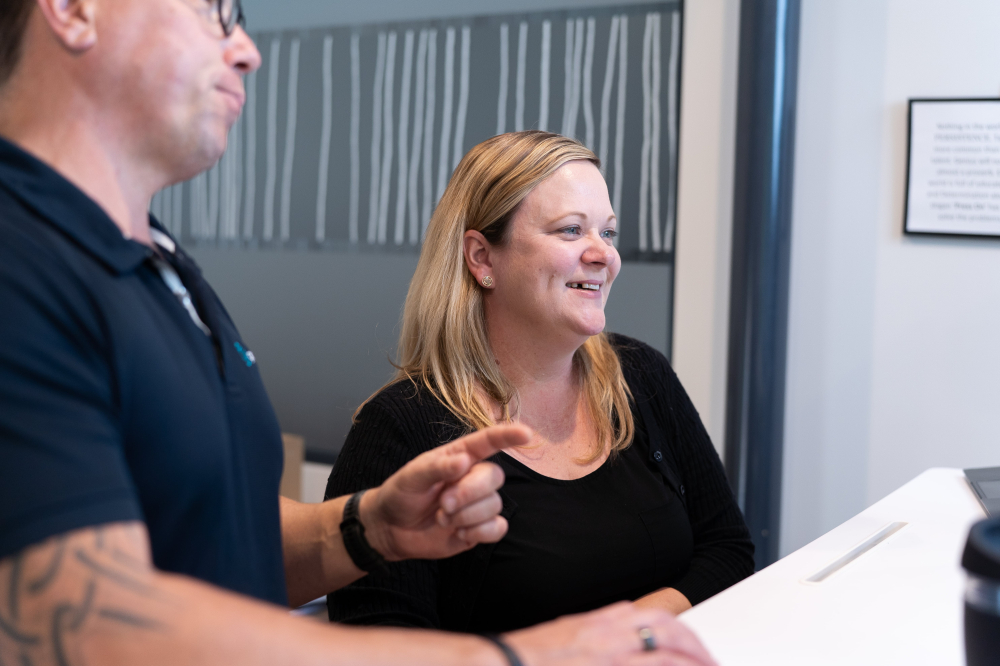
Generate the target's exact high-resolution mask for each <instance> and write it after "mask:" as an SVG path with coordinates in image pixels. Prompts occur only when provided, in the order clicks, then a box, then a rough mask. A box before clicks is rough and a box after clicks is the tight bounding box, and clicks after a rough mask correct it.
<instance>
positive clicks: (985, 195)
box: [903, 99, 1000, 238]
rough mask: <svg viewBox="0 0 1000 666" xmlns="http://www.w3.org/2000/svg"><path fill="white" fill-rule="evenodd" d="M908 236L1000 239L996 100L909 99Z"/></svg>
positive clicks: (998, 106) (998, 107) (999, 135)
mask: <svg viewBox="0 0 1000 666" xmlns="http://www.w3.org/2000/svg"><path fill="white" fill-rule="evenodd" d="M909 106H910V108H909V148H908V154H907V169H906V207H905V212H904V215H903V218H904V223H903V231H904V233H907V234H933V235H944V236H985V237H997V238H1000V99H911V100H910V105H909Z"/></svg>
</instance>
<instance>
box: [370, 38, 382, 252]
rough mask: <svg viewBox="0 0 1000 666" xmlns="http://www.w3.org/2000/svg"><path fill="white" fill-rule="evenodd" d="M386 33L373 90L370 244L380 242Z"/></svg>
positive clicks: (378, 50)
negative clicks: (379, 198) (379, 204)
mask: <svg viewBox="0 0 1000 666" xmlns="http://www.w3.org/2000/svg"><path fill="white" fill-rule="evenodd" d="M385 46H386V37H385V33H384V32H380V33H378V49H377V52H376V56H375V84H374V87H373V89H372V154H371V161H372V165H371V166H372V168H371V178H370V179H369V181H368V187H369V192H368V242H369V243H375V242H376V241H377V240H378V193H379V176H380V175H381V173H382V167H381V164H380V160H381V159H382V92H383V88H384V84H385Z"/></svg>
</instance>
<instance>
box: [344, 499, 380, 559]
mask: <svg viewBox="0 0 1000 666" xmlns="http://www.w3.org/2000/svg"><path fill="white" fill-rule="evenodd" d="M365 492H366V491H364V490H362V491H361V492H357V493H354V494H353V495H351V498H350V499H349V500H347V504H346V505H345V506H344V517H343V519H342V520H341V522H340V536H341V538H343V540H344V548H345V549H346V550H347V554H348V555H350V556H351V561H352V562H354V566H356V567H357V568H359V569H361V570H362V571H365V572H368V573H371V572H373V571H379V572H381V571H384V570H385V558H384V557H382V555H381V554H380V553H379V552H378V551H377V550H375V549H374V548H372V546H371V544H370V543H368V539H366V538H365V526H364V525H362V524H361V516H360V514H359V513H358V508H359V506H360V505H361V496H362V495H364V494H365Z"/></svg>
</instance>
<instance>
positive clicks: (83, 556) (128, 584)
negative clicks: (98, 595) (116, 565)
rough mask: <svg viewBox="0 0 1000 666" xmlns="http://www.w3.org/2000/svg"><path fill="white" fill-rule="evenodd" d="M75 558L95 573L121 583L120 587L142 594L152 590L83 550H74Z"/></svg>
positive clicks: (149, 592) (147, 593)
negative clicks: (96, 559)
mask: <svg viewBox="0 0 1000 666" xmlns="http://www.w3.org/2000/svg"><path fill="white" fill-rule="evenodd" d="M76 559H77V560H79V561H80V564H82V565H84V566H85V567H87V568H88V569H90V570H91V571H93V572H94V573H95V574H98V575H100V576H103V577H105V578H107V579H108V580H111V581H113V582H115V583H117V584H118V585H121V586H122V587H125V588H128V589H129V590H131V591H132V592H138V593H139V594H142V595H149V594H151V593H152V591H153V590H152V588H151V587H150V586H149V585H147V584H146V583H143V582H141V581H138V580H136V579H134V578H132V577H131V576H129V575H128V574H126V573H125V572H123V571H117V570H115V569H113V568H112V567H110V566H107V565H104V564H101V563H100V562H97V561H95V560H94V558H92V557H91V556H90V555H88V554H87V553H86V551H84V550H77V551H76Z"/></svg>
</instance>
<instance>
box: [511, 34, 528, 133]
mask: <svg viewBox="0 0 1000 666" xmlns="http://www.w3.org/2000/svg"><path fill="white" fill-rule="evenodd" d="M527 65H528V22H527V21H521V25H520V27H519V28H518V33H517V86H516V92H515V93H514V131H515V132H520V131H521V130H523V129H524V78H525V74H526V70H527Z"/></svg>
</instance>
